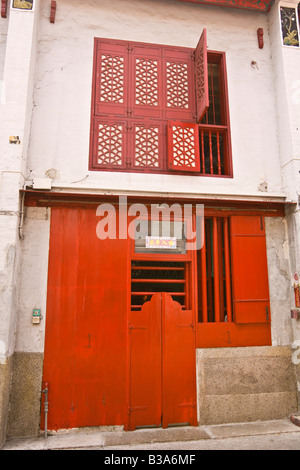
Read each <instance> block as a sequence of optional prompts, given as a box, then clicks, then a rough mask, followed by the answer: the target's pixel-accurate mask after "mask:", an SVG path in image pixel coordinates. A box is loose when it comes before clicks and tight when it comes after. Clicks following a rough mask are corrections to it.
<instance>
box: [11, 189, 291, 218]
mask: <svg viewBox="0 0 300 470" xmlns="http://www.w3.org/2000/svg"><path fill="white" fill-rule="evenodd" d="M20 193H21V195H22V196H23V197H24V202H25V206H27V207H57V206H72V205H74V204H76V206H86V205H88V204H91V205H92V204H95V205H96V204H101V203H103V202H110V203H111V204H118V201H119V195H106V194H88V193H84V194H83V193H68V192H54V191H35V190H30V189H27V190H21V191H20ZM178 201H180V202H181V203H182V204H204V206H205V214H206V215H208V216H209V215H210V214H211V213H213V214H214V215H216V214H222V215H224V213H225V212H226V213H227V215H228V213H229V212H230V213H232V214H235V215H239V213H241V215H250V214H251V215H264V216H266V217H267V216H270V217H284V216H285V210H286V209H287V208H288V207H289V208H293V207H294V206H295V205H296V204H292V203H286V202H276V201H263V200H262V201H254V200H241V199H240V200H239V199H217V198H213V199H205V198H199V199H198V198H197V199H195V198H184V199H183V198H182V197H180V196H178V198H176V197H172V198H170V197H167V196H154V195H153V196H132V195H128V196H127V202H128V204H133V203H136V202H139V203H141V204H145V205H149V204H163V203H166V204H170V205H171V204H175V203H178Z"/></svg>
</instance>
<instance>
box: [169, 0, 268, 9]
mask: <svg viewBox="0 0 300 470" xmlns="http://www.w3.org/2000/svg"><path fill="white" fill-rule="evenodd" d="M178 1H179V2H187V3H201V4H204V5H205V4H206V5H217V6H218V5H219V6H221V7H231V8H240V9H243V10H255V11H262V12H269V11H270V10H271V7H272V4H273V0H178Z"/></svg>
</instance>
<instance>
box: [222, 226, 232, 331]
mask: <svg viewBox="0 0 300 470" xmlns="http://www.w3.org/2000/svg"><path fill="white" fill-rule="evenodd" d="M224 260H225V284H226V307H227V321H228V322H231V321H232V306H231V275H230V257H229V227H228V219H227V218H226V217H225V218H224Z"/></svg>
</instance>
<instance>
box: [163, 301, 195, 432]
mask: <svg viewBox="0 0 300 470" xmlns="http://www.w3.org/2000/svg"><path fill="white" fill-rule="evenodd" d="M162 295H163V297H162V311H163V427H167V426H168V425H170V424H178V423H188V424H190V425H195V426H196V425H197V407H196V349H195V325H194V318H193V311H192V310H183V309H182V307H181V305H180V304H179V303H178V302H174V301H173V299H172V297H171V296H170V295H169V294H166V293H163V294H162Z"/></svg>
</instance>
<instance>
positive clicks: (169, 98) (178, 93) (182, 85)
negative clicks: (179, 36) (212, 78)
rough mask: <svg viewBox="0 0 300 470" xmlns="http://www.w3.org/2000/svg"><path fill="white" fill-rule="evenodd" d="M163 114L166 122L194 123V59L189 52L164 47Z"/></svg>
mask: <svg viewBox="0 0 300 470" xmlns="http://www.w3.org/2000/svg"><path fill="white" fill-rule="evenodd" d="M162 54H163V112H164V119H166V120H168V121H177V120H181V121H190V122H192V121H194V119H195V83H194V57H193V53H192V52H191V50H186V49H181V48H168V47H164V48H163V51H162Z"/></svg>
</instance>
